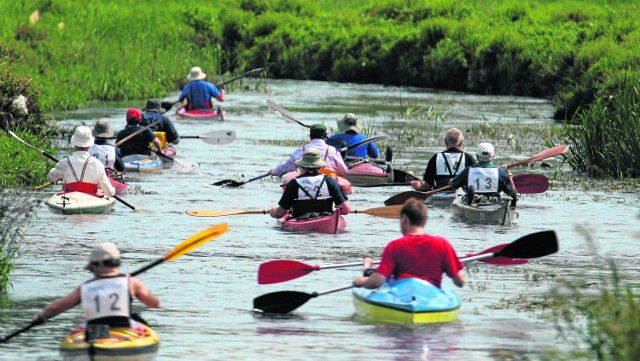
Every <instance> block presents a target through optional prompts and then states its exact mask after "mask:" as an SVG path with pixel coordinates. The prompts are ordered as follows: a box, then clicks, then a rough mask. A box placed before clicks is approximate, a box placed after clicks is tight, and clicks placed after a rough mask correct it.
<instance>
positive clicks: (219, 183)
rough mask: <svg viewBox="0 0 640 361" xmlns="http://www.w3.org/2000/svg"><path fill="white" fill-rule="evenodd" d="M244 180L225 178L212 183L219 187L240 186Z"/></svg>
mask: <svg viewBox="0 0 640 361" xmlns="http://www.w3.org/2000/svg"><path fill="white" fill-rule="evenodd" d="M243 184H244V182H238V181H235V180H233V179H224V180H221V181H217V182H215V183H211V185H212V186H218V187H225V186H226V187H240V186H241V185H243Z"/></svg>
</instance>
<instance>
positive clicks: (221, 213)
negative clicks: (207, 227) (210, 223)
mask: <svg viewBox="0 0 640 361" xmlns="http://www.w3.org/2000/svg"><path fill="white" fill-rule="evenodd" d="M187 214H188V215H190V216H194V217H222V216H232V215H235V214H267V211H266V210H262V209H245V210H232V211H215V210H211V211H209V210H191V209H190V210H188V211H187Z"/></svg>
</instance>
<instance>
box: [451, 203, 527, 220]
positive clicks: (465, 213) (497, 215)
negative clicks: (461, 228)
mask: <svg viewBox="0 0 640 361" xmlns="http://www.w3.org/2000/svg"><path fill="white" fill-rule="evenodd" d="M509 203H510V200H509V199H508V198H505V199H502V200H500V201H499V202H498V203H471V205H468V204H466V203H465V202H463V197H457V198H456V199H455V200H454V201H453V203H451V208H450V210H451V216H452V217H453V219H455V220H459V221H463V222H468V223H482V224H502V225H506V226H510V225H512V224H513V223H514V221H515V220H516V219H518V212H516V211H515V210H514V209H512V208H511V207H510V206H509Z"/></svg>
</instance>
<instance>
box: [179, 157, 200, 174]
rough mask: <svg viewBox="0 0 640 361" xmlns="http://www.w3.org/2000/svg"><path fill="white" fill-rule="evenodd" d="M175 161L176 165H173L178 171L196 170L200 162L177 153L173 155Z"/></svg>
mask: <svg viewBox="0 0 640 361" xmlns="http://www.w3.org/2000/svg"><path fill="white" fill-rule="evenodd" d="M173 161H174V165H173V167H174V168H176V170H177V171H178V173H182V174H185V173H191V172H193V171H194V170H196V168H198V166H199V164H198V163H196V162H192V161H190V160H189V159H187V158H184V157H181V156H179V155H176V156H175V157H173Z"/></svg>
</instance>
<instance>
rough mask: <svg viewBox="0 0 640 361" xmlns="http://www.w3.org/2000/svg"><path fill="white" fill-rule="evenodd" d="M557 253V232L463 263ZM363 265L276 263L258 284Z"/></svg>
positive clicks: (261, 270) (510, 261)
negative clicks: (325, 270) (314, 272)
mask: <svg viewBox="0 0 640 361" xmlns="http://www.w3.org/2000/svg"><path fill="white" fill-rule="evenodd" d="M538 244H541V245H542V246H541V247H542V249H543V251H542V252H538V251H533V252H532V251H531V250H530V247H537V246H538ZM507 247H509V248H507ZM505 248H506V250H505ZM556 251H557V238H556V236H555V232H553V231H542V232H536V233H531V234H529V235H526V236H524V237H521V238H519V239H517V240H515V241H513V242H512V243H506V244H501V245H497V246H493V247H491V248H488V249H486V250H484V251H482V252H478V253H472V254H467V256H466V257H465V258H461V259H460V260H461V261H462V262H468V261H473V260H478V261H482V262H484V263H489V264H495V265H519V264H524V263H527V260H526V259H529V258H538V257H542V256H546V255H548V254H552V253H554V252H556ZM541 253H542V254H541ZM480 255H482V256H480ZM531 256H534V257H531ZM515 258H517V259H515ZM374 263H380V261H375V262H374ZM361 265H362V261H360V262H353V263H343V264H333V265H309V264H306V263H303V262H300V261H295V260H287V259H283V260H273V261H268V262H264V263H262V264H261V265H260V266H259V267H258V283H259V284H271V283H279V282H285V281H289V280H293V279H296V278H299V277H302V276H305V275H307V274H309V273H311V272H313V271H320V270H323V269H332V268H344V267H357V266H361Z"/></svg>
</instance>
